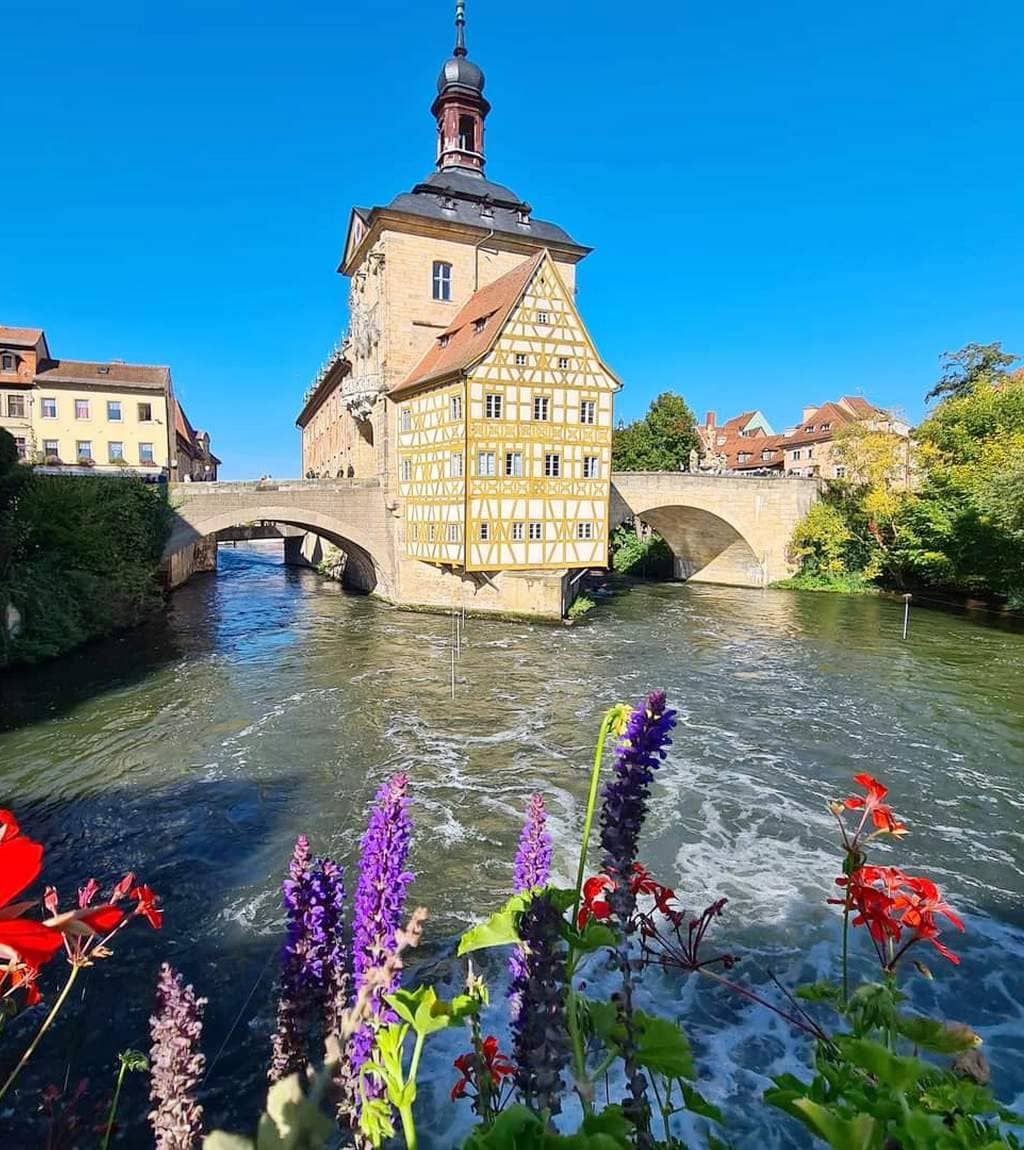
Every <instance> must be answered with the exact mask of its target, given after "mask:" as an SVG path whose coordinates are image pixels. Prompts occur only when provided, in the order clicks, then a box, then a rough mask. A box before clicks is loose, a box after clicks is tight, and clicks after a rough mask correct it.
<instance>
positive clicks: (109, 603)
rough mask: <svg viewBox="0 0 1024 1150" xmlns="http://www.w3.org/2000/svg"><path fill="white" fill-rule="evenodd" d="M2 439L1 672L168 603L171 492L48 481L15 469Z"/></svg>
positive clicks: (113, 482)
mask: <svg viewBox="0 0 1024 1150" xmlns="http://www.w3.org/2000/svg"><path fill="white" fill-rule="evenodd" d="M9 440H10V436H8V435H7V433H6V432H4V431H0V611H3V610H6V607H7V605H8V604H11V605H12V606H13V607H14V608H15V609H16V611H17V612H18V614H19V615H20V617H21V620H22V625H21V628H20V630H19V631H18V633H16V634H12V635H8V633H7V630H6V628H2V627H0V666H3V665H5V664H6V663H14V662H22V661H25V662H33V661H36V660H40V659H48V658H52V657H54V656H56V655H60V654H62V653H63V652H65V651H68V650H70V649H71V648H73V647H76V646H78V645H79V644H81V643H84V642H87V641H88V640H90V639H94V638H99V637H100V636H103V635H108V634H110V633H112V632H113V631H116V630H118V629H120V628H122V627H130V626H134V625H135V624H137V623H139V622H140V621H141V620H143V619H144V618H146V616H147V615H149V614H150V613H151V612H152V611H153V610H155V609H156V608H157V607H158V606H159V604H160V603H161V600H162V592H161V588H160V585H159V582H158V578H157V576H158V571H159V566H160V557H161V554H162V552H163V547H164V543H165V542H166V539H167V536H168V533H169V530H170V509H169V507H168V505H167V499H166V495H165V494H164V492H163V490H162V489H160V488H158V487H156V486H154V485H151V484H146V483H143V482H142V481H141V480H137V479H131V478H121V477H118V478H117V479H107V478H100V477H93V476H88V477H75V476H54V475H40V474H38V473H37V472H34V471H32V470H31V469H30V468H28V467H25V466H23V465H19V464H16V463H14V462H13V461H12V458H11V452H10V447H9V446H8V444H7V443H6V441H9Z"/></svg>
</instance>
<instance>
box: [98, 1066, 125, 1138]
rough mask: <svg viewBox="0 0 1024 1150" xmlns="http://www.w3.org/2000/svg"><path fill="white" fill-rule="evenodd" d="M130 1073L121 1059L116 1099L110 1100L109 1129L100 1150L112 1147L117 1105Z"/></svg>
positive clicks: (105, 1133) (115, 1092) (115, 1093)
mask: <svg viewBox="0 0 1024 1150" xmlns="http://www.w3.org/2000/svg"><path fill="white" fill-rule="evenodd" d="M127 1072H128V1064H127V1063H126V1062H125V1060H124V1059H123V1058H122V1059H121V1069H120V1070H118V1072H117V1085H116V1086H115V1087H114V1097H113V1098H112V1099H111V1100H110V1113H109V1114H108V1115H107V1128H106V1130H105V1131H104V1133H103V1143H102V1145H101V1146H100V1150H107V1147H108V1146H109V1145H110V1135H111V1134H112V1133H113V1131H114V1118H115V1116H116V1115H117V1103H118V1101H119V1099H120V1097H121V1087H122V1086H123V1085H124V1076H125V1074H126V1073H127Z"/></svg>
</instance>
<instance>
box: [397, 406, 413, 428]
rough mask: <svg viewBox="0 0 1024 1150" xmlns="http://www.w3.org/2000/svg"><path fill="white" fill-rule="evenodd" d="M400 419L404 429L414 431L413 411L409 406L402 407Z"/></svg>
mask: <svg viewBox="0 0 1024 1150" xmlns="http://www.w3.org/2000/svg"><path fill="white" fill-rule="evenodd" d="M399 420H400V426H401V429H402V431H412V411H411V410H410V409H409V408H408V407H403V408H402V413H401V415H400V416H399Z"/></svg>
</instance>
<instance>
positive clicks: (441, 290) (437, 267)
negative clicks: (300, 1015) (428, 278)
mask: <svg viewBox="0 0 1024 1150" xmlns="http://www.w3.org/2000/svg"><path fill="white" fill-rule="evenodd" d="M432 283H433V288H434V299H439V300H443V301H444V302H445V303H447V302H448V301H449V300H450V299H451V298H452V265H451V264H446V263H443V262H442V261H441V260H434V275H433V280H432Z"/></svg>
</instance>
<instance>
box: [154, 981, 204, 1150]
mask: <svg viewBox="0 0 1024 1150" xmlns="http://www.w3.org/2000/svg"><path fill="white" fill-rule="evenodd" d="M205 1006H206V999H205V998H196V996H195V991H194V990H193V989H192V987H191V986H185V985H184V984H183V983H182V980H181V975H180V974H175V972H174V971H173V970H172V969H171V968H170V967H169V966H168V965H167V963H166V962H165V963H164V964H163V966H161V968H160V977H159V980H158V981H157V987H156V1013H155V1014H154V1015H153V1017H152V1018H150V1020H149V1029H150V1034H151V1036H152V1041H153V1044H152V1046H151V1048H150V1067H149V1074H150V1092H149V1096H150V1099H151V1100H152V1102H153V1104H154V1105H153V1109H152V1110H151V1111H150V1113H149V1122H150V1125H151V1126H152V1127H153V1142H154V1146H155V1148H156V1150H198V1147H199V1144H200V1142H201V1141H202V1137H203V1108H202V1106H200V1105H199V1103H198V1102H197V1101H196V1100H195V1094H194V1091H195V1088H196V1086H198V1084H199V1081H200V1079H201V1078H202V1076H203V1069H204V1066H205V1063H206V1059H205V1058H204V1057H203V1055H202V1054H201V1053H200V1052H199V1038H200V1035H201V1034H202V1031H203V1007H205Z"/></svg>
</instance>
